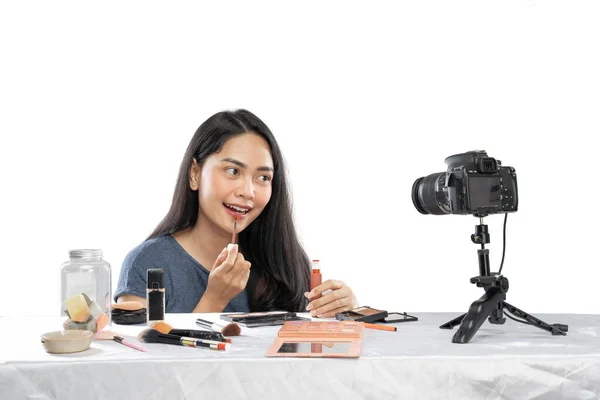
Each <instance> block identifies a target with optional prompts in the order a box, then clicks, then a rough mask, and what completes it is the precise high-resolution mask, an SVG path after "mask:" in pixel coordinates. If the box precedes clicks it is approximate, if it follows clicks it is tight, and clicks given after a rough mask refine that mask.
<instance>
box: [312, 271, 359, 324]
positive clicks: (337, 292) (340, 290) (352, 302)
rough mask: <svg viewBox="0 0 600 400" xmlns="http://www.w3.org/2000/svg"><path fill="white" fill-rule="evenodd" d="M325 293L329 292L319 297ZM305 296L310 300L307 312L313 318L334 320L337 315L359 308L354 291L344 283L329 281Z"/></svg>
mask: <svg viewBox="0 0 600 400" xmlns="http://www.w3.org/2000/svg"><path fill="white" fill-rule="evenodd" d="M325 291H329V292H328V293H326V294H325V295H323V296H321V297H319V296H320V295H321V293H323V292H325ZM304 295H305V296H306V298H308V300H310V303H308V306H307V307H306V310H307V311H310V315H311V316H313V317H319V318H332V317H335V314H336V313H339V312H342V311H347V310H352V309H354V308H356V307H357V306H358V305H357V304H356V297H354V293H352V289H350V288H349V287H348V286H346V284H345V283H344V282H342V281H334V280H331V279H330V280H327V281H325V282H323V283H322V284H320V285H319V286H317V287H315V288H314V289H313V290H311V291H310V293H305V294H304Z"/></svg>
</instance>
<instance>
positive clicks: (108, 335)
mask: <svg viewBox="0 0 600 400" xmlns="http://www.w3.org/2000/svg"><path fill="white" fill-rule="evenodd" d="M94 339H96V340H114V341H115V342H117V343H120V344H122V345H123V346H127V347H131V348H132V349H135V350H138V351H146V349H144V348H143V347H140V346H138V345H137V344H134V343H131V342H128V341H126V340H125V339H123V337H121V336H117V335H115V334H114V333H113V332H111V331H101V332H96V333H95V334H94Z"/></svg>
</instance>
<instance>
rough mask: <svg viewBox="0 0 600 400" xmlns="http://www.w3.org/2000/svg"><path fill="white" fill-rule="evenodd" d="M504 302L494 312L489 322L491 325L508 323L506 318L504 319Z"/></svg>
mask: <svg viewBox="0 0 600 400" xmlns="http://www.w3.org/2000/svg"><path fill="white" fill-rule="evenodd" d="M503 304H504V302H502V301H501V302H500V303H498V307H497V308H496V309H495V310H493V311H492V313H491V314H490V317H489V318H488V321H489V322H490V324H495V325H502V324H504V323H505V322H506V318H504V311H503V310H502V308H503V307H504V306H503Z"/></svg>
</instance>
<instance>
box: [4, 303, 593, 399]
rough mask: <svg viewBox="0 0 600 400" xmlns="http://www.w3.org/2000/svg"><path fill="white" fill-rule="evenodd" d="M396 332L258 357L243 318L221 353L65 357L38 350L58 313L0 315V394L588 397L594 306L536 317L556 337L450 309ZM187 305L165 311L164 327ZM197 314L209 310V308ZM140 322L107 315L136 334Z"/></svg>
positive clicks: (119, 352)
mask: <svg viewBox="0 0 600 400" xmlns="http://www.w3.org/2000/svg"><path fill="white" fill-rule="evenodd" d="M415 314H416V315H417V316H418V317H419V321H418V322H408V323H402V324H398V329H399V330H398V332H386V331H376V330H370V329H368V330H366V334H365V339H364V341H363V348H362V353H361V357H360V358H359V359H295V358H267V357H265V356H264V354H265V352H266V350H267V349H268V347H269V345H270V344H271V343H272V342H273V340H274V338H275V336H276V335H277V330H278V329H279V328H278V327H266V328H252V329H248V328H243V331H242V334H243V336H240V337H237V338H233V339H234V341H233V343H232V346H231V349H230V350H228V351H227V352H217V351H210V350H206V349H195V348H187V347H180V346H172V345H163V344H144V345H143V346H144V347H146V348H147V350H148V352H147V353H142V352H138V351H136V350H133V349H131V348H129V347H125V346H123V345H120V344H118V343H116V342H112V341H94V342H93V343H92V346H91V348H90V349H89V350H87V351H85V352H81V353H75V354H70V355H51V354H47V353H45V352H44V350H43V348H42V345H41V343H40V340H39V336H40V335H41V334H42V333H44V332H48V331H52V330H58V329H60V324H59V319H58V317H56V318H53V317H30V318H16V317H14V318H13V317H0V332H2V340H1V341H0V398H2V399H183V398H185V399H233V398H241V399H265V398H277V399H285V400H288V399H292V398H303V399H329V400H330V399H336V398H339V399H378V400H381V399H396V398H406V399H431V398H435V399H438V398H449V399H450V398H452V399H466V398H476V399H483V398H486V399H495V398H502V399H520V398H523V399H531V398H536V399H554V398H572V399H596V398H598V396H599V393H600V316H599V315H573V314H570V315H536V316H537V317H538V318H540V319H543V320H544V321H546V322H548V323H557V322H560V323H564V324H568V325H569V333H568V335H567V336H552V335H550V334H549V333H548V332H545V331H542V330H540V329H537V328H534V327H531V326H525V325H522V324H518V323H516V322H513V321H511V320H508V321H507V322H506V324H505V325H503V326H498V325H491V324H489V323H488V322H486V323H484V325H483V326H482V327H481V329H480V330H479V331H478V333H477V334H476V335H475V336H474V338H473V339H472V340H471V342H470V343H468V344H453V343H451V337H452V334H453V332H454V331H448V330H442V329H439V328H438V327H439V325H441V324H442V323H444V322H447V321H448V320H450V319H452V318H454V317H456V316H457V315H459V314H460V312H457V313H456V314H450V313H415ZM197 316H198V315H192V314H169V315H167V317H166V322H167V323H169V324H171V325H172V326H174V327H176V328H197V327H196V326H195V323H194V320H195V318H196V317H197ZM203 318H204V319H210V320H213V321H216V320H218V315H217V314H204V315H203ZM144 328H145V327H144V326H139V325H135V326H123V325H113V330H114V331H116V332H120V333H122V334H124V335H125V336H126V338H127V339H130V340H133V341H136V342H137V339H136V335H137V333H138V332H140V331H141V330H142V329H144Z"/></svg>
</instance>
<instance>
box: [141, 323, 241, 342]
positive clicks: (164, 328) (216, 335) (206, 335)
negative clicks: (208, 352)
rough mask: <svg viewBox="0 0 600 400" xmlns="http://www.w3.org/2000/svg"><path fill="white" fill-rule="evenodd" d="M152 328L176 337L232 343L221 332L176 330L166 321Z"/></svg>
mask: <svg viewBox="0 0 600 400" xmlns="http://www.w3.org/2000/svg"><path fill="white" fill-rule="evenodd" d="M152 328H154V329H156V330H157V331H159V332H160V333H168V334H171V335H176V336H185V337H191V338H194V339H203V340H214V341H215V342H226V343H231V339H228V338H225V337H223V334H222V333H221V332H214V331H196V330H193V329H174V328H173V327H172V326H171V325H169V324H167V323H166V322H164V321H161V322H159V323H157V324H155V325H154V326H153V327H152Z"/></svg>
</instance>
